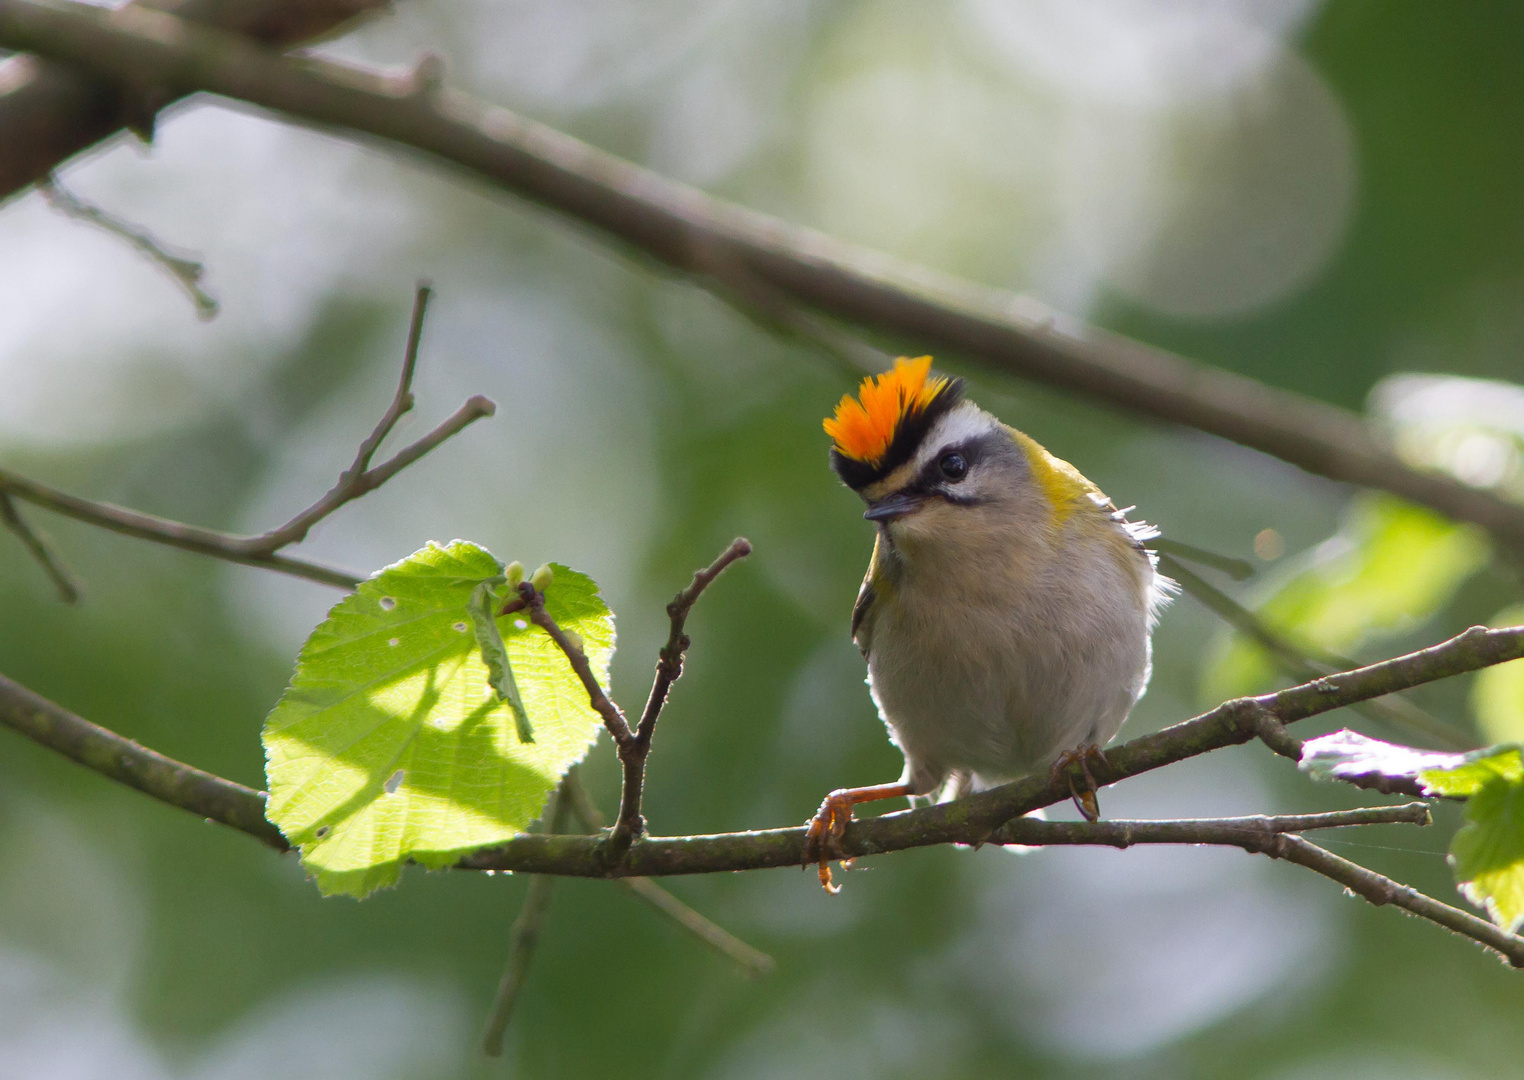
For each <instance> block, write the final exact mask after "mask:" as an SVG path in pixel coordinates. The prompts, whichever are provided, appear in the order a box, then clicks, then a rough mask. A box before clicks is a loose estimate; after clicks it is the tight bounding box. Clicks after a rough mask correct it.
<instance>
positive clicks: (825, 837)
mask: <svg viewBox="0 0 1524 1080" xmlns="http://www.w3.org/2000/svg"><path fill="white" fill-rule="evenodd" d="M910 794H913V792H912V791H911V790H910V785H908V784H877V785H875V786H873V787H859V788H839V789H838V790H836V791H833V792H831V793H830V794H829V795H827V796H826V797H825V802H823V803H821V804H820V809H819V810H817V811H815V816H814V817H813V818H811V819H810V821H809V826H810V827H809V831H808V832H806V833H805V834H804V862H803V863H802V865H804V866H808V865H809V864H810V863H812V862H817V861H818V862H819V863H820V884H821V885H822V886H824V887H825V890H826V892H828V893H832V894H835V893H839V892H841V886H840V885H833V884H832V883H831V860H832V859H842V860H845V858H846V856H845V854H844V853H843V852H842V850H841V837H842V834H843V833H845V832H846V831H847V822H849V821H851V820H852V807H854V806H856V805H857V804H858V803H865V802H877V801H878V800H880V799H897V798H899V797H900V796H902V795H910ZM843 865H845V862H844V863H843Z"/></svg>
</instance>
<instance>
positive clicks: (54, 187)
mask: <svg viewBox="0 0 1524 1080" xmlns="http://www.w3.org/2000/svg"><path fill="white" fill-rule="evenodd" d="M37 190H38V191H40V192H41V193H42V197H43V198H44V199H46V200H47V202H48V205H49V206H51V207H52V208H53V209H55V210H57V211H58V212H59V213H61V214H63V215H64V216H65V217H70V218H73V219H74V220H75V221H83V222H87V223H88V224H91V225H94V226H96V227H97V228H99V229H103V230H105V231H106V232H108V233H110V234H111V235H112V236H115V237H118V238H119V239H121V240H125V241H126V242H127V243H128V245H130V246H131V247H132V249H133V250H134V251H136V252H138V253H139V254H140V255H143V256H145V257H146V258H147V259H148V261H149V262H151V263H153V264H154V265H155V266H157V267H159V269H161V270H163V271H164V272H165V273H167V274H168V275H169V276H170V277H172V278H174V280H175V284H177V285H179V286H180V287H181V288H182V289H184V290H185V292H186V294H187V295H188V296H190V298H191V302H192V303H194V304H195V305H196V317H197V318H199V319H202V320H206V319H213V318H216V317H217V311H218V303H217V298H216V297H215V296H213V295H212V294H211V293H209V292H207V291H206V289H205V287H204V286H202V284H201V279H202V278H203V277H205V276H206V267H205V266H204V265H203V264H202V263H200V262H198V261H196V260H195V259H192V258H190V257H188V256H185V255H176V254H174V253H173V252H171V251H170V250H169V249H168V248H167V247H165V246H164V245H163V244H161V243H160V242H159V241H158V240H156V239H154V237H153V235H152V234H151V233H148V232H145V231H144V230H142V229H140V228H138V227H137V226H135V225H132V224H130V223H128V222H126V221H124V220H122V219H121V218H119V217H116V216H115V215H113V214H108V213H107V212H106V211H104V210H102V209H101V208H100V207H98V206H94V205H92V204H90V203H87V202H85V201H84V200H83V199H81V198H79V196H77V195H75V194H74V193H73V192H72V191H70V190H69V189H68V188H66V187H64V186H63V184H61V183H59V181H58V177H56V176H48V177H46V178H44V179H43V180H41V181H39V182H38V184H37Z"/></svg>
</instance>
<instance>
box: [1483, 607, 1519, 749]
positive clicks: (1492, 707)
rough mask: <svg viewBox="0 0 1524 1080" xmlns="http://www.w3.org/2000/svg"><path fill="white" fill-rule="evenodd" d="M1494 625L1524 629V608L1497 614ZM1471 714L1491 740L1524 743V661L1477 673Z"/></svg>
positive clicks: (1495, 666) (1511, 662)
mask: <svg viewBox="0 0 1524 1080" xmlns="http://www.w3.org/2000/svg"><path fill="white" fill-rule="evenodd" d="M1491 625H1492V626H1520V625H1524V606H1514V607H1510V608H1505V609H1504V610H1502V611H1500V612H1498V613H1497V614H1496V615H1494V616H1493V617H1492V621H1491ZM1471 711H1472V712H1473V713H1475V714H1476V722H1477V726H1478V727H1479V728H1481V730H1482V733H1483V734H1484V735H1486V736H1487V737H1488V738H1489V739H1493V740H1495V741H1497V742H1524V660H1511V661H1509V662H1508V663H1506V664H1495V665H1493V666H1492V667H1488V668H1483V669H1482V670H1481V671H1478V672H1477V673H1476V678H1475V681H1474V682H1473V683H1472V684H1471Z"/></svg>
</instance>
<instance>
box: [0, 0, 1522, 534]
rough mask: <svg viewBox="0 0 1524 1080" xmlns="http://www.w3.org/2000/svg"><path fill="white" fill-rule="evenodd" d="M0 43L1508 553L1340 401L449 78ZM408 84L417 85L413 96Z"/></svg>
mask: <svg viewBox="0 0 1524 1080" xmlns="http://www.w3.org/2000/svg"><path fill="white" fill-rule="evenodd" d="M0 47H5V48H11V49H16V50H19V51H23V52H30V53H34V54H37V55H39V56H42V57H44V58H45V59H48V60H52V61H56V62H59V63H66V64H72V65H75V66H78V67H82V68H84V69H86V70H87V71H90V72H92V73H94V74H95V75H97V76H99V77H101V78H106V79H110V80H114V81H115V82H117V83H118V84H123V85H128V86H153V87H162V88H163V94H164V95H167V97H166V100H167V99H168V98H172V97H174V96H176V95H184V94H190V93H195V92H198V91H205V92H209V93H214V94H220V95H222V96H224V97H227V98H231V99H234V100H238V101H243V102H247V103H249V104H252V105H256V106H259V107H261V108H266V109H271V110H274V111H276V112H279V113H282V114H284V115H285V116H287V117H289V118H290V119H292V120H294V121H296V122H299V123H303V124H307V125H310V126H315V127H319V128H322V129H324V130H326V131H330V132H333V131H336V132H339V133H341V134H348V135H351V136H364V137H368V138H371V139H379V140H383V141H386V142H390V143H393V144H397V145H401V146H404V147H409V148H411V149H413V150H416V151H419V152H421V153H423V154H425V155H427V156H429V157H431V158H433V159H435V160H437V161H443V162H446V163H448V164H451V165H454V166H456V167H458V168H462V169H465V170H466V171H469V172H473V173H476V174H477V175H479V176H482V177H484V178H485V179H487V180H488V181H489V182H491V183H493V184H495V185H497V186H498V187H500V188H502V189H503V190H506V191H509V192H512V193H515V194H517V195H521V196H523V197H525V198H527V199H530V200H533V201H535V202H538V203H541V204H542V205H545V206H547V207H550V208H551V209H553V210H556V211H558V212H560V213H563V214H566V215H568V216H570V217H572V218H574V219H576V220H578V221H581V222H583V223H586V224H588V225H591V226H593V227H594V228H596V229H598V230H601V231H602V232H604V233H606V234H608V235H610V236H612V237H614V238H616V239H618V240H620V241H622V242H624V243H625V244H627V245H630V246H631V247H633V248H634V249H635V250H638V251H640V252H643V253H645V254H646V255H649V256H651V257H652V258H654V259H656V260H658V261H659V262H662V263H665V264H666V265H668V266H669V267H672V268H674V269H676V270H678V271H680V272H683V273H689V274H696V275H700V276H703V275H706V274H707V273H708V271H709V268H710V267H711V266H712V265H713V264H714V262H715V258H716V253H718V255H719V257H722V258H724V259H726V260H730V261H732V262H734V263H736V264H738V265H740V266H742V267H744V268H745V270H746V272H747V273H748V274H750V275H752V276H753V277H755V278H757V279H758V280H760V281H762V282H765V283H766V284H767V285H768V286H769V287H771V288H772V289H774V290H776V291H777V292H778V293H779V294H781V295H782V296H785V297H787V298H788V299H789V300H790V301H791V302H794V303H797V304H800V305H802V306H803V307H805V308H808V309H812V310H814V311H817V312H821V313H824V314H828V315H831V316H833V317H836V318H841V319H844V320H847V321H848V322H853V323H857V324H858V325H861V326H867V327H872V328H874V329H876V330H879V331H883V332H887V333H891V334H897V335H901V336H903V337H905V338H907V339H909V340H910V341H913V342H915V343H916V348H917V349H922V350H937V351H942V352H947V353H952V354H958V355H962V356H965V357H967V358H969V359H972V360H975V361H977V362H979V363H982V364H984V365H986V366H988V367H991V368H993V369H996V370H999V371H1003V372H1006V373H1009V374H1013V375H1018V376H1021V377H1023V378H1028V379H1034V380H1037V381H1039V382H1044V383H1048V384H1050V385H1053V386H1056V387H1058V388H1060V389H1065V390H1068V391H1071V392H1074V393H1078V394H1081V395H1083V396H1086V397H1089V398H1091V399H1093V400H1095V401H1099V402H1102V403H1105V404H1109V405H1112V406H1116V407H1119V408H1122V409H1125V410H1129V411H1132V412H1135V413H1138V414H1141V415H1144V416H1148V417H1152V418H1154V419H1159V420H1165V421H1169V422H1172V423H1179V424H1185V425H1188V426H1191V427H1195V428H1198V429H1200V430H1202V431H1205V432H1209V433H1211V434H1214V435H1218V436H1220V437H1222V438H1224V439H1228V440H1231V441H1233V442H1237V443H1241V444H1243V445H1245V446H1249V447H1252V448H1254V449H1256V450H1260V451H1262V452H1264V453H1267V454H1272V455H1274V456H1276V457H1279V458H1281V459H1282V460H1284V461H1288V462H1290V463H1292V464H1294V465H1297V466H1299V467H1301V468H1303V469H1306V470H1307V471H1309V472H1312V473H1315V474H1317V475H1320V476H1326V477H1329V478H1331V479H1334V480H1340V481H1345V482H1349V483H1355V484H1361V485H1365V486H1368V487H1373V488H1379V489H1383V490H1386V491H1390V492H1392V493H1393V494H1396V495H1399V496H1401V497H1403V498H1406V499H1410V500H1412V501H1415V502H1419V503H1422V504H1424V505H1426V506H1430V507H1433V508H1434V509H1436V510H1439V511H1441V512H1443V513H1445V514H1447V515H1449V516H1450V517H1453V518H1455V519H1457V520H1461V521H1470V522H1475V523H1476V524H1479V525H1482V526H1484V527H1485V528H1487V529H1489V530H1490V531H1491V532H1492V533H1493V534H1494V535H1495V536H1497V537H1498V538H1499V540H1501V541H1502V542H1503V543H1504V544H1505V545H1506V546H1509V547H1512V548H1519V547H1524V507H1521V506H1519V505H1517V504H1514V503H1512V502H1509V501H1508V500H1505V499H1503V498H1501V497H1500V496H1498V495H1497V494H1495V493H1493V492H1489V491H1483V490H1479V489H1475V488H1472V487H1470V486H1468V485H1466V484H1463V483H1461V482H1459V481H1458V480H1455V479H1454V478H1452V477H1449V476H1446V475H1442V474H1439V473H1434V472H1426V471H1422V470H1420V469H1416V468H1414V467H1412V466H1410V465H1409V464H1407V462H1405V461H1404V460H1402V459H1401V458H1400V457H1399V456H1398V455H1397V453H1396V452H1395V451H1394V449H1393V448H1392V446H1391V445H1390V441H1389V440H1388V439H1387V438H1386V437H1385V435H1384V434H1383V433H1382V432H1381V431H1380V430H1379V429H1377V428H1376V427H1374V426H1372V425H1370V424H1368V423H1367V422H1365V421H1364V420H1363V419H1362V418H1360V417H1359V416H1358V415H1356V414H1354V413H1351V412H1349V411H1347V410H1344V409H1341V408H1338V407H1336V406H1333V405H1330V404H1328V403H1326V402H1322V401H1318V400H1316V399H1313V398H1309V397H1306V396H1303V395H1300V394H1296V393H1293V392H1290V391H1286V390H1279V389H1275V388H1272V387H1269V386H1266V385H1264V384H1262V383H1259V382H1256V381H1255V380H1253V379H1250V378H1248V377H1246V376H1243V375H1238V374H1234V373H1231V372H1227V371H1222V370H1219V369H1215V368H1212V367H1209V366H1206V365H1202V364H1197V363H1194V362H1192V361H1189V360H1186V359H1184V358H1182V357H1178V356H1175V355H1172V354H1170V353H1167V352H1165V351H1163V350H1160V349H1155V348H1151V347H1149V346H1147V345H1143V344H1141V343H1139V342H1134V341H1130V340H1127V339H1125V338H1122V337H1119V336H1116V335H1112V334H1107V333H1105V332H1103V331H1100V330H1098V329H1095V328H1093V327H1086V326H1084V325H1082V324H1079V323H1076V322H1074V321H1072V320H1069V319H1067V318H1062V317H1060V316H1058V315H1057V314H1055V313H1053V312H1051V311H1049V310H1048V309H1046V308H1044V307H1043V306H1042V305H1040V304H1038V303H1036V302H1035V301H1031V300H1028V299H1025V298H1021V297H1017V296H1015V295H1013V294H1010V293H1006V292H1001V291H998V290H993V289H988V288H984V287H981V286H977V285H974V284H971V283H969V282H965V281H961V280H958V279H956V278H952V277H949V276H946V275H941V274H937V273H935V272H933V271H931V270H928V269H925V268H922V267H916V266H912V265H907V264H905V263H902V262H899V261H897V260H895V259H893V258H891V257H889V256H886V255H883V254H880V253H876V252H871V251H866V250H863V249H860V248H856V247H853V246H851V245H848V244H845V243H843V242H841V241H839V240H835V239H833V238H831V237H828V236H825V235H822V234H820V233H816V232H812V231H809V230H805V229H801V228H798V227H796V226H792V225H789V224H787V223H785V222H782V221H779V220H777V219H774V218H769V217H767V216H765V215H762V214H759V213H756V212H753V211H750V210H747V209H744V208H742V207H739V206H735V205H732V204H729V203H725V202H722V201H721V200H718V199H715V198H713V197H712V196H709V195H707V194H705V193H703V192H701V191H699V190H697V189H695V188H690V187H687V186H685V185H681V184H678V183H675V182H673V181H671V180H667V179H665V178H663V177H661V176H658V175H656V174H655V173H652V172H649V171H647V170H645V169H642V168H640V167H638V166H636V165H633V164H631V163H630V162H627V161H623V160H621V159H619V158H617V157H614V156H613V155H610V154H607V153H604V152H603V151H600V150H597V149H595V148H593V147H591V146H589V145H587V144H585V143H582V142H579V141H578V140H576V139H573V138H571V137H569V136H567V135H564V134H562V133H560V132H557V131H554V130H552V129H550V128H546V127H544V126H542V125H539V124H536V123H533V122H531V121H529V120H526V119H524V118H523V117H520V116H517V115H515V114H513V113H511V112H508V111H507V110H505V109H501V108H497V107H493V106H488V105H486V104H484V103H482V102H479V101H477V100H475V99H473V98H471V97H469V96H467V95H465V94H462V93H460V92H458V91H454V90H450V89H448V88H443V87H436V86H434V85H433V83H432V82H428V84H427V85H426V86H419V85H415V83H416V80H403V81H401V82H399V80H396V79H391V78H387V77H386V76H382V75H376V74H373V73H369V72H365V71H360V70H356V69H353V68H349V67H345V66H343V65H338V64H334V63H331V62H327V61H320V60H316V59H311V58H305V59H303V60H302V61H301V62H299V63H298V62H294V61H290V60H287V59H285V58H283V57H281V56H279V55H278V54H276V53H274V52H271V51H269V50H267V49H264V48H261V47H260V46H259V45H257V44H254V43H251V42H250V41H248V40H246V39H242V38H239V37H237V36H234V35H231V34H227V33H223V32H219V31H217V30H212V29H207V28H204V27H198V26H195V25H193V24H191V23H189V22H186V21H184V20H181V19H177V18H175V17H174V16H172V15H169V14H165V13H162V12H157V11H150V10H146V9H144V8H140V7H135V6H134V7H127V8H123V9H119V10H115V11H110V10H101V9H99V8H95V7H93V6H89V5H83V4H79V3H70V2H67V0H52V2H49V3H46V4H43V3H37V2H34V0H0ZM421 90H422V91H426V92H420V91H421Z"/></svg>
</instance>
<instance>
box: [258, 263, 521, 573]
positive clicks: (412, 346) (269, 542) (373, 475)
mask: <svg viewBox="0 0 1524 1080" xmlns="http://www.w3.org/2000/svg"><path fill="white" fill-rule="evenodd" d="M432 294H433V290H432V289H431V288H429V286H428V285H427V284H425V283H424V282H419V283H418V291H417V293H416V294H415V295H414V297H413V318H412V323H411V325H410V326H409V328H408V335H407V350H406V351H405V352H404V354H403V357H402V375H401V377H400V378H399V379H398V382H397V392H396V394H394V395H393V396H392V402H391V404H390V405H388V406H387V409H386V412H385V413H384V414H383V415H382V417H381V419H380V420H379V421H378V422H377V423H376V426H375V428H374V430H372V431H371V433H370V434H369V435H368V436H366V438H365V441H364V442H362V443H361V444H360V449H359V451H358V452H357V453H356V454H355V460H354V463H353V464H352V465H350V467H349V468H347V469H345V470H344V472H343V473H341V474H340V475H339V481H338V483H336V484H335V485H334V486H333V487H332V488H330V489H329V490H328V492H327V494H325V495H324V496H323V497H322V498H321V499H319V500H318V501H317V502H315V503H313V504H312V505H311V506H309V507H308V508H307V509H305V510H303V511H302V512H301V513H300V514H297V515H296V516H295V517H294V518H292V519H291V520H290V521H288V522H286V523H285V524H284V525H281V526H279V527H278V528H274V529H271V530H270V531H269V532H266V533H261V534H260V535H259V536H251V537H247V538H245V539H243V540H241V541H240V544H241V546H242V547H243V548H244V550H246V551H247V552H249V553H250V554H254V555H269V554H273V553H274V552H276V551H278V550H280V549H281V548H283V547H286V546H287V545H289V544H296V543H300V542H301V541H302V540H304V539H306V537H307V533H308V532H309V531H310V530H311V529H312V527H313V526H314V525H316V524H317V523H318V522H320V521H322V520H323V519H324V518H326V517H327V516H328V515H329V514H332V513H333V512H334V511H335V510H337V509H339V507H341V506H343V505H344V504H345V503H349V502H353V501H354V500H355V499H358V498H359V497H360V496H362V495H366V494H369V493H370V492H372V491H375V490H376V489H377V488H378V487H380V486H381V485H382V484H384V483H386V482H387V481H388V480H390V479H391V478H392V477H394V476H396V475H397V474H398V473H399V472H401V471H402V470H403V469H405V468H407V467H408V466H409V465H411V464H412V463H413V462H415V461H417V460H418V459H419V458H421V457H423V455H425V454H427V453H428V452H429V451H430V450H433V449H434V448H435V447H437V446H439V444H440V443H442V442H444V441H445V440H446V439H449V438H452V437H453V436H455V435H458V434H460V432H461V431H462V430H464V429H465V428H466V427H467V426H468V425H470V424H472V423H474V422H475V421H477V420H480V419H482V418H483V417H487V416H491V415H492V414H493V413H494V412H496V411H497V406H496V405H494V404H493V403H492V402H491V401H490V400H489V399H487V398H484V397H482V396H481V395H480V394H477V395H475V396H474V397H471V398H469V399H468V400H467V401H466V403H465V404H464V405H462V406H461V407H460V408H459V409H457V410H456V411H455V413H454V415H452V416H451V417H450V418H449V419H447V420H445V421H444V423H442V424H440V425H439V426H438V427H436V428H435V429H434V430H433V431H431V432H429V433H428V434H427V435H425V436H424V437H423V438H421V439H419V440H418V441H417V442H415V443H413V444H412V445H411V446H408V447H405V448H404V449H402V450H399V451H398V452H397V453H396V454H395V455H394V456H393V457H392V458H391V460H389V461H387V462H385V463H383V464H381V465H377V466H376V467H375V468H371V465H370V462H371V459H372V458H374V457H375V456H376V451H377V450H379V449H380V448H381V443H382V442H383V441H384V440H385V439H386V437H387V435H389V434H391V431H392V429H393V428H394V427H396V426H397V421H398V420H400V419H401V418H402V416H403V414H405V413H407V412H408V411H409V410H410V409H412V407H413V373H414V371H415V370H416V369H417V367H418V345H419V342H420V341H421V340H422V338H423V318H424V315H425V313H426V312H427V311H428V306H429V297H430V296H431V295H432Z"/></svg>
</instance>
